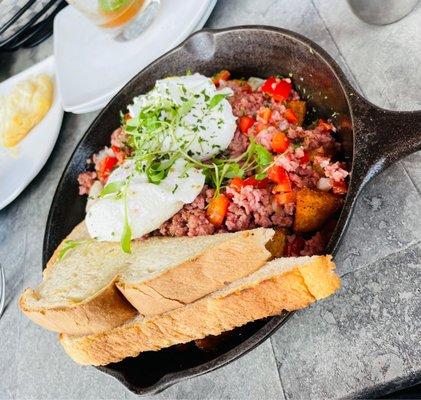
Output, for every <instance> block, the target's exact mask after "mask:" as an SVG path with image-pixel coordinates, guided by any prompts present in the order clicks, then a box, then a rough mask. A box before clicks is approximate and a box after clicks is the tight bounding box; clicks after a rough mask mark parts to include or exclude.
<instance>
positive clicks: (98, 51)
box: [54, 0, 216, 112]
mask: <svg viewBox="0 0 421 400" xmlns="http://www.w3.org/2000/svg"><path fill="white" fill-rule="evenodd" d="M215 3H216V0H183V2H179V1H175V0H162V1H161V8H160V10H159V13H158V15H157V17H156V18H155V20H154V22H153V23H152V24H151V25H150V26H149V27H148V29H147V30H146V31H145V32H144V33H143V34H142V35H140V36H139V37H138V38H136V39H135V40H132V41H128V42H119V41H116V40H114V39H112V38H111V37H109V36H107V35H106V34H104V32H101V31H100V30H99V29H98V28H96V27H95V26H94V25H93V24H92V23H91V22H90V21H89V20H88V19H86V18H84V17H83V16H81V15H80V14H79V12H78V11H76V10H75V9H73V8H72V7H66V8H65V9H64V10H63V11H61V12H60V13H59V14H58V15H57V16H56V18H55V20H54V53H55V57H56V65H57V80H58V85H59V90H60V93H61V97H62V104H63V108H64V109H65V110H66V111H72V112H80V110H82V111H83V112H87V111H93V110H97V109H99V108H101V107H103V106H104V105H105V104H106V103H107V102H108V101H109V100H110V99H111V97H112V96H113V95H114V94H115V93H117V91H118V90H119V89H120V88H121V87H122V86H124V84H125V83H126V82H128V81H129V80H130V78H132V77H133V76H134V75H136V73H137V72H139V71H140V70H142V69H143V68H144V67H146V66H147V65H148V64H149V63H150V62H152V61H153V60H155V59H156V58H158V57H159V56H161V55H162V54H164V53H165V52H166V51H167V50H169V49H171V48H172V47H175V46H176V45H177V44H179V43H180V42H181V41H182V40H183V39H185V38H186V37H187V36H188V35H189V34H190V33H191V32H192V31H193V30H194V29H195V28H196V27H197V26H199V25H200V24H202V25H201V26H203V24H204V22H205V21H206V19H205V18H204V17H205V16H206V17H208V16H209V14H210V12H211V11H212V9H213V7H214V6H215ZM75 27H77V29H76V28H75ZM86 110H87V111H86Z"/></svg>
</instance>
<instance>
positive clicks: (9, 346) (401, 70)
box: [0, 0, 421, 400]
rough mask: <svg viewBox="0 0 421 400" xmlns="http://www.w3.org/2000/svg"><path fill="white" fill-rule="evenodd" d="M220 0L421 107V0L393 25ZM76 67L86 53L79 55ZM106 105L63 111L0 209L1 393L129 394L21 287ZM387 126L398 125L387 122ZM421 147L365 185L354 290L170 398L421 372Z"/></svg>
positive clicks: (347, 273) (351, 258) (303, 6)
mask: <svg viewBox="0 0 421 400" xmlns="http://www.w3.org/2000/svg"><path fill="white" fill-rule="evenodd" d="M332 5H333V2H332V1H331V0H298V1H297V0H282V1H281V0H278V1H273V0H260V1H255V0H219V1H218V3H217V5H216V7H215V10H214V12H213V13H212V15H211V17H210V19H209V21H208V22H207V27H211V28H219V27H226V26H232V25H241V24H265V25H274V26H279V27H283V28H287V29H291V30H294V31H297V32H299V33H301V34H304V35H305V36H307V37H309V38H310V39H312V40H314V41H315V42H317V43H318V44H319V45H321V46H322V47H323V48H325V49H326V50H327V51H328V52H329V53H330V55H331V56H332V57H333V58H334V59H336V61H337V62H338V63H339V64H340V66H341V67H342V68H343V70H344V72H345V74H346V75H347V76H348V78H349V79H350V81H351V83H352V84H353V85H354V86H355V87H356V89H357V90H358V91H360V92H361V93H362V94H363V95H364V96H366V97H367V98H368V99H369V100H371V101H372V102H374V103H375V104H377V105H379V106H383V107H385V108H390V109H395V110H414V109H421V68H420V65H421V40H420V38H421V4H420V5H419V6H418V7H417V8H416V9H415V11H413V12H412V14H411V15H410V16H408V17H407V18H405V19H403V20H401V21H400V22H398V23H395V24H393V25H390V26H385V27H379V26H370V25H367V24H365V23H363V22H361V21H359V20H358V19H357V18H356V17H354V15H353V14H352V13H351V11H350V10H349V8H348V6H347V3H346V2H345V1H338V2H334V7H332ZM52 50H53V49H52V40H51V39H50V40H48V41H47V42H45V43H43V44H42V45H40V46H38V47H36V48H35V49H32V50H21V51H19V52H17V53H13V54H1V56H0V80H2V79H5V78H7V77H8V76H10V75H13V74H15V73H17V72H19V71H21V70H23V69H25V68H27V67H28V66H30V65H32V64H33V63H35V62H37V61H40V60H42V59H44V58H45V57H46V56H48V55H49V54H51V53H52ZM75 67H76V68H77V66H75ZM96 114H97V113H89V114H85V115H73V114H66V115H65V116H64V120H63V126H62V129H61V132H60V136H59V138H58V141H57V144H56V146H55V148H54V151H53V154H52V155H51V157H50V158H49V160H48V162H47V164H46V166H45V167H44V169H43V170H42V171H41V173H40V174H39V175H38V176H37V177H36V178H35V179H34V181H33V182H32V183H31V184H30V185H29V186H28V187H27V188H26V190H25V191H24V192H23V193H22V194H21V195H20V196H19V197H18V199H17V200H15V201H14V202H13V203H12V204H11V205H9V206H8V207H6V208H5V209H3V210H2V211H0V262H1V263H2V264H3V265H4V266H5V269H6V278H7V299H6V302H7V308H6V310H5V313H4V315H3V317H2V318H1V319H0V344H1V345H0V376H1V379H0V399H9V398H10V399H15V398H17V399H22V398H25V399H43V400H47V399H100V398H101V399H122V398H124V399H131V398H135V397H136V396H135V395H133V394H132V393H130V392H129V391H127V390H126V389H125V388H124V387H123V386H122V385H121V384H120V383H118V382H117V381H116V380H114V379H113V378H111V377H109V376H107V375H104V374H102V373H101V372H99V371H97V370H95V369H94V368H90V367H80V366H77V365H76V364H74V363H73V362H72V361H71V360H70V359H69V358H68V357H67V356H66V355H65V354H64V352H63V351H62V349H61V348H60V346H59V345H58V343H57V340H56V336H55V335H54V334H52V333H47V332H45V331H43V330H42V329H41V328H39V327H38V326H36V325H35V324H33V323H32V322H30V321H29V320H28V319H27V318H24V317H23V316H22V315H21V314H20V313H19V311H18V309H17V299H18V296H19V294H20V292H21V291H22V290H23V289H24V288H25V287H28V286H32V285H35V284H37V283H38V282H39V280H40V277H41V251H42V240H43V234H44V228H45V223H46V219H47V214H48V210H49V207H50V203H51V200H52V197H53V193H54V190H55V187H56V185H57V183H58V180H59V178H60V175H61V173H62V171H63V168H64V165H65V164H66V162H67V160H68V158H69V157H70V154H71V152H72V151H73V149H74V147H75V145H76V143H77V142H78V140H79V138H80V137H81V136H82V134H83V133H84V131H85V129H86V128H87V127H88V125H89V124H90V123H91V121H92V120H93V119H94V118H95V116H96ZM384 134H385V135H387V134H388V132H384ZM420 190H421V153H420V152H419V153H416V154H413V155H411V156H409V157H407V158H406V159H404V160H402V161H400V162H398V163H396V164H395V165H393V166H392V167H390V168H389V169H388V170H386V171H385V172H383V173H382V174H381V175H380V176H378V177H376V178H375V179H374V180H373V181H372V182H371V183H370V184H369V185H368V186H367V187H366V188H365V190H364V191H363V193H362V194H361V196H360V198H359V200H358V202H357V205H356V208H355V213H354V216H353V218H352V222H351V224H350V227H349V230H348V232H347V234H346V236H345V238H344V240H343V243H342V245H341V248H340V251H339V254H338V255H337V257H336V262H337V266H338V271H339V273H340V275H341V276H342V278H343V289H342V290H341V292H340V293H339V294H338V295H337V296H334V297H332V298H329V299H326V300H324V301H322V302H320V303H318V304H316V305H314V306H312V307H310V308H308V309H306V310H303V311H300V312H297V313H295V314H294V315H293V316H292V318H290V319H289V320H288V322H287V323H286V324H285V325H284V326H283V327H282V328H281V329H280V330H279V331H278V332H276V333H275V334H274V335H273V336H272V337H271V338H270V339H268V340H267V341H266V342H264V343H263V344H262V345H261V346H259V347H258V348H256V349H255V350H254V351H252V352H250V353H248V354H247V355H246V356H244V357H243V358H241V359H239V360H237V361H235V362H233V363H231V364H229V365H228V366H226V367H224V368H222V369H219V370H217V371H214V372H212V373H209V374H207V375H204V376H201V377H197V378H193V379H190V380H188V381H184V382H182V383H180V384H177V385H175V386H173V387H171V388H169V389H168V390H166V391H164V392H163V393H161V394H160V395H158V396H156V398H161V399H174V398H177V399H201V400H202V399H216V398H223V399H243V398H250V399H262V398H266V399H309V398H313V399H319V398H343V397H370V396H373V394H374V393H377V394H381V393H387V392H390V391H393V390H396V389H398V388H400V387H402V386H406V385H410V384H414V383H416V382H417V381H419V380H421V340H420V339H421V337H420V332H421V318H420V315H421V292H420V282H421V261H420V260H421V257H420V252H421V246H420V239H421V222H420V221H421V196H420Z"/></svg>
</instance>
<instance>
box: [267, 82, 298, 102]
mask: <svg viewBox="0 0 421 400" xmlns="http://www.w3.org/2000/svg"><path fill="white" fill-rule="evenodd" d="M291 90H292V85H291V83H289V82H288V81H286V80H285V79H282V80H280V79H277V78H275V77H274V76H271V77H270V78H268V79H266V81H265V82H264V83H263V85H262V92H263V93H266V94H267V95H269V96H271V97H272V98H273V99H274V100H276V101H285V100H286V99H287V98H288V97H289V95H290V94H291Z"/></svg>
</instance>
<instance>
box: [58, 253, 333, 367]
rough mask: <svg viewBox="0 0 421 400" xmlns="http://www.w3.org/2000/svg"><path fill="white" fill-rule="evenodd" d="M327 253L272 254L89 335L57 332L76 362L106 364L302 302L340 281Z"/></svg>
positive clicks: (328, 290) (303, 304) (324, 293)
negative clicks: (174, 301)
mask: <svg viewBox="0 0 421 400" xmlns="http://www.w3.org/2000/svg"><path fill="white" fill-rule="evenodd" d="M334 269H335V265H334V264H333V262H332V261H331V257H330V256H313V257H300V258H282V259H275V260H273V261H271V262H269V263H267V264H266V265H265V266H263V267H262V268H261V269H259V270H258V271H256V272H254V273H253V274H251V275H249V276H247V277H246V278H243V279H240V280H238V281H236V282H233V283H231V284H230V285H228V286H226V287H225V288H224V289H222V290H219V291H217V292H214V293H212V294H210V295H208V296H206V297H204V298H202V299H199V300H197V301H196V302H194V303H191V304H188V305H186V306H184V307H180V308H177V309H174V310H171V311H168V312H166V313H164V314H160V315H155V316H152V317H137V318H135V319H133V320H132V321H130V322H128V323H126V324H125V325H123V326H121V327H117V328H114V329H112V330H109V331H106V332H103V333H98V334H94V335H88V336H70V335H66V334H61V335H60V342H61V344H62V345H63V347H64V349H65V351H66V352H67V354H68V355H69V356H70V357H71V358H73V360H75V361H76V362H77V363H79V364H85V365H88V364H89V365H105V364H108V363H111V362H117V361H120V360H122V359H124V358H126V357H136V356H137V355H138V354H139V353H141V352H143V351H154V350H160V349H162V348H165V347H169V346H172V345H175V344H180V343H186V342H189V341H192V340H195V339H201V338H204V337H206V336H208V335H219V334H221V333H222V332H225V331H228V330H231V329H233V328H236V327H238V326H241V325H244V324H246V323H248V322H250V321H254V320H258V319H261V318H264V317H268V316H272V315H276V314H280V313H281V312H282V311H283V310H288V311H292V310H297V309H300V308H304V307H307V306H308V305H309V304H311V303H313V302H315V301H316V300H319V299H322V298H324V297H327V296H329V295H331V294H333V293H334V292H335V291H336V290H338V289H339V287H340V280H339V278H338V276H337V275H336V274H335V273H334V271H333V270H334Z"/></svg>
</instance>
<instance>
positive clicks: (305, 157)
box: [299, 151, 310, 164]
mask: <svg viewBox="0 0 421 400" xmlns="http://www.w3.org/2000/svg"><path fill="white" fill-rule="evenodd" d="M299 161H300V164H307V163H308V162H309V161H310V156H309V154H308V153H307V152H306V151H305V152H304V155H303V156H302V157H301V158H300V159H299Z"/></svg>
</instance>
